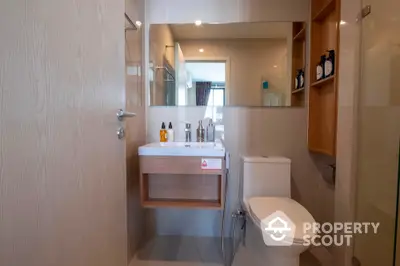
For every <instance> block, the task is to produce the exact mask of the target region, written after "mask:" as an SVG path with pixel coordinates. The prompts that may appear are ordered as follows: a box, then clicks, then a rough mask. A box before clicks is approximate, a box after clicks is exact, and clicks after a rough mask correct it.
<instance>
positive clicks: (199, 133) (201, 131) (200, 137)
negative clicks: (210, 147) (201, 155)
mask: <svg viewBox="0 0 400 266" xmlns="http://www.w3.org/2000/svg"><path fill="white" fill-rule="evenodd" d="M197 142H204V127H203V121H201V120H200V121H199V126H198V128H197Z"/></svg>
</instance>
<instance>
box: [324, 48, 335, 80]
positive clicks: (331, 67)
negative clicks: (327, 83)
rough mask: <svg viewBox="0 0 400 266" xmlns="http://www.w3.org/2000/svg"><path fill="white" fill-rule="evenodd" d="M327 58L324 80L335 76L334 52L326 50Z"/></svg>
mask: <svg viewBox="0 0 400 266" xmlns="http://www.w3.org/2000/svg"><path fill="white" fill-rule="evenodd" d="M327 52H328V58H327V59H326V61H325V67H324V72H325V78H327V77H330V76H333V75H334V74H335V50H328V51H327Z"/></svg>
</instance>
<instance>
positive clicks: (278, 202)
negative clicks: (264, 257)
mask: <svg viewBox="0 0 400 266" xmlns="http://www.w3.org/2000/svg"><path fill="white" fill-rule="evenodd" d="M245 205H246V208H247V212H248V213H249V216H250V217H251V219H252V220H253V222H254V224H256V225H257V226H258V227H259V228H260V230H261V221H262V220H263V219H266V218H267V217H268V216H270V215H272V214H273V213H275V212H277V211H280V212H283V213H284V214H285V215H286V216H287V218H289V219H290V220H291V221H292V222H293V224H294V225H295V226H296V230H295V233H294V236H293V237H286V238H285V240H283V241H290V242H293V244H299V245H301V244H303V243H304V240H303V239H304V236H305V235H307V236H310V237H312V236H314V233H313V232H304V230H303V226H304V223H315V219H314V218H313V217H312V215H311V214H310V213H309V212H308V211H307V209H305V208H304V207H303V206H302V205H301V204H299V203H298V202H296V201H295V200H292V199H290V198H283V197H254V198H250V199H248V200H245ZM282 218H283V217H282Z"/></svg>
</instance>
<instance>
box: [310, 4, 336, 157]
mask: <svg viewBox="0 0 400 266" xmlns="http://www.w3.org/2000/svg"><path fill="white" fill-rule="evenodd" d="M311 2H312V3H311V6H312V8H311V17H312V21H311V52H310V68H311V70H310V81H311V85H310V91H309V125H308V148H309V150H310V151H312V152H317V153H322V154H326V155H330V156H333V157H335V156H336V124H337V85H338V82H337V81H338V74H337V72H338V71H337V70H338V65H339V60H338V55H339V22H340V1H339V0H329V1H328V0H326V1H321V0H312V1H311ZM327 50H335V75H334V76H331V77H328V78H326V79H323V80H320V81H317V80H316V66H317V65H318V63H319V62H320V61H321V56H322V55H323V54H326V52H327Z"/></svg>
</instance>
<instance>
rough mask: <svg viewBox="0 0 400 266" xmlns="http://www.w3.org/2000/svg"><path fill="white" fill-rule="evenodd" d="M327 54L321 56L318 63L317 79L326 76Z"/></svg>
mask: <svg viewBox="0 0 400 266" xmlns="http://www.w3.org/2000/svg"><path fill="white" fill-rule="evenodd" d="M325 61H326V55H323V56H321V61H320V62H319V63H318V65H317V81H319V80H321V79H323V78H324V77H325V74H324V67H325Z"/></svg>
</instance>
